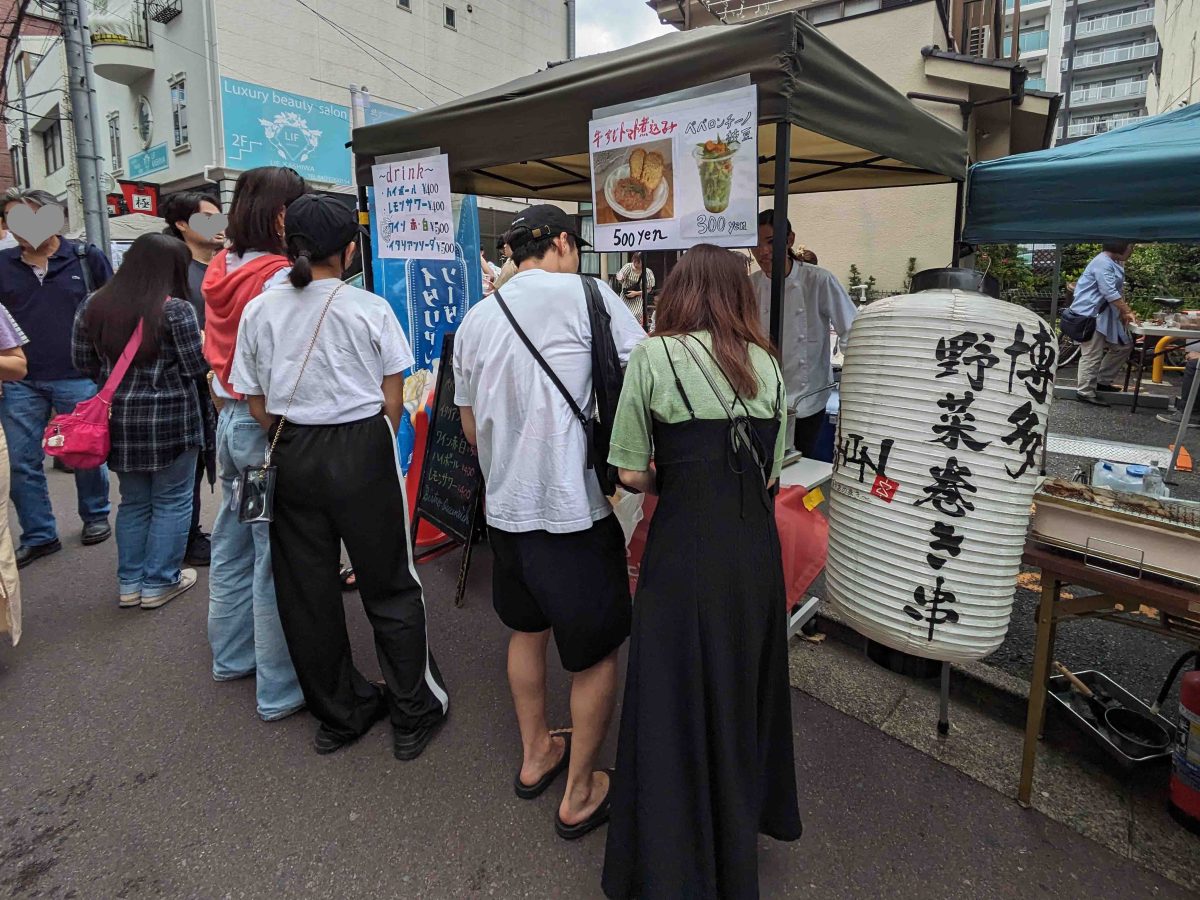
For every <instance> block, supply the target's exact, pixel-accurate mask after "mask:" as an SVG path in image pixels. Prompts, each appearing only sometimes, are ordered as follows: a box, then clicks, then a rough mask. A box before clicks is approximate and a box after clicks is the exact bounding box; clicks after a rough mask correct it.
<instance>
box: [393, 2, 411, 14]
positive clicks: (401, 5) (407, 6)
mask: <svg viewBox="0 0 1200 900" xmlns="http://www.w3.org/2000/svg"><path fill="white" fill-rule="evenodd" d="M396 6H397V7H399V8H400V9H407V10H408V11H409V12H412V0H396Z"/></svg>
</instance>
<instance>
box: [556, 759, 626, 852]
mask: <svg viewBox="0 0 1200 900" xmlns="http://www.w3.org/2000/svg"><path fill="white" fill-rule="evenodd" d="M604 771H605V772H607V773H608V793H607V794H605V795H604V800H603V801H601V803H600V805H599V806H597V807H596V811H595V812H594V813H592V814H591V815H590V816H588V817H587V818H586V819H584V820H583V821H582V822H580V823H579V824H578V825H568V824H567V823H566V822H564V821H563V820H562V816H560V815H559V814H558V813H555V814H554V830H555V831H556V832H557V833H558V836H559V837H560V838H562V839H563V840H564V841H577V840H579V839H580V838H581V837H583V836H584V835H585V834H591V833H592V832H593V831H595V830H596V829H597V828H599V827H600V826H601V825H603V824H604V823H606V822H607V821H608V817H609V814H610V813H611V812H612V791H613V776H614V775H615V774H616V769H605V770H604Z"/></svg>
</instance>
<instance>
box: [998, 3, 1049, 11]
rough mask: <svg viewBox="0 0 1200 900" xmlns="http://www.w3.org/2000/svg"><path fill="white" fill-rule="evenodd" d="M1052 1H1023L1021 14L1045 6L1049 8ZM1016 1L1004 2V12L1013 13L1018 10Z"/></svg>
mask: <svg viewBox="0 0 1200 900" xmlns="http://www.w3.org/2000/svg"><path fill="white" fill-rule="evenodd" d="M1049 5H1050V0H1021V12H1023V13H1024V12H1029V11H1030V10H1034V9H1041V8H1042V7H1043V6H1049ZM1016 6H1017V2H1016V0H1004V11H1005V12H1012V11H1013V10H1014V9H1016Z"/></svg>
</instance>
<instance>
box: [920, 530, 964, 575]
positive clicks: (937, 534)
mask: <svg viewBox="0 0 1200 900" xmlns="http://www.w3.org/2000/svg"><path fill="white" fill-rule="evenodd" d="M929 533H930V534H932V535H933V540H932V541H930V542H929V549H930V550H932V551H933V553H928V554H926V556H925V559H926V560H927V561H928V562H929V565H930V567H931V568H933V569H940V568H941V567H942V566H944V565H945V564H946V559H945V557H942V556H936V555H935V554H937V553H949V554H950V555H951V556H953V557H955V558H956V559H957V558H958V554H960V553H962V542H963V538H964V537H966V535H962V534H955V533H954V526H953V525H947V524H946V523H945V522H934V523H933V527H932V528H930V529H929Z"/></svg>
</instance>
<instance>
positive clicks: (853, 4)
mask: <svg viewBox="0 0 1200 900" xmlns="http://www.w3.org/2000/svg"><path fill="white" fill-rule="evenodd" d="M879 2H880V0H846V7H845V10H846V11H845V15H846V16H847V17H849V16H861V15H862V14H863V13H869V12H875V11H876V10H877V9H879Z"/></svg>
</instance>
